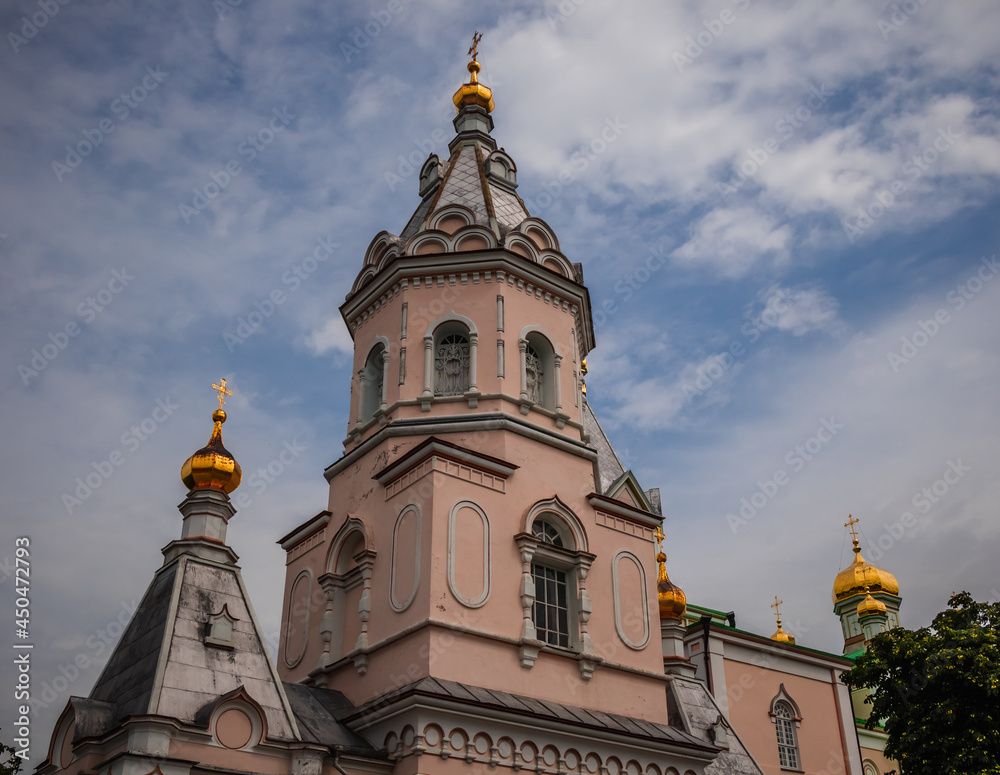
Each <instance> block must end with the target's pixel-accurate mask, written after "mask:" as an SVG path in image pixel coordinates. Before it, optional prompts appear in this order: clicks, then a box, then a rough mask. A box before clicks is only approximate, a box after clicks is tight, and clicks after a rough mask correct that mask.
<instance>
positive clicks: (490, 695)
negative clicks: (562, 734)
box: [354, 678, 714, 748]
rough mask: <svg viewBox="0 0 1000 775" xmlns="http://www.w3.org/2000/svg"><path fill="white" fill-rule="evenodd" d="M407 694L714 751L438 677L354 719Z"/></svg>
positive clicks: (595, 714)
mask: <svg viewBox="0 0 1000 775" xmlns="http://www.w3.org/2000/svg"><path fill="white" fill-rule="evenodd" d="M409 694H421V695H425V696H427V695H430V696H434V697H441V698H445V699H450V700H456V701H458V702H465V703H469V704H470V705H472V704H474V705H478V706H481V707H487V708H495V709H499V710H505V711H509V712H511V713H516V714H519V715H526V716H527V715H531V716H536V717H541V718H544V719H548V720H551V721H562V722H567V723H570V724H573V725H575V726H578V727H584V728H590V729H594V730H601V731H606V732H614V733H617V734H620V735H628V736H630V737H642V738H645V739H648V740H653V741H656V742H660V743H673V744H679V745H689V746H697V747H699V748H714V746H712V744H711V743H708V742H706V741H705V740H703V739H699V738H697V737H695V736H694V735H691V734H689V733H687V732H685V731H683V730H681V729H675V728H673V727H671V726H667V725H666V724H656V723H653V722H651V721H646V720H644V719H637V718H631V717H629V716H621V715H618V714H614V713H604V712H602V711H599V710H593V709H590V708H579V707H576V706H575V705H565V704H562V703H558V702H551V701H548V700H539V699H535V698H533V697H525V696H523V695H518V694H511V693H509V692H504V691H500V690H498V689H484V688H483V687H480V686H469V685H468V684H462V683H458V682H457V681H446V680H443V679H440V678H422V679H420V680H419V681H415V682H414V683H411V684H407V685H406V686H402V687H400V688H398V689H395V690H393V691H391V692H388V693H387V694H385V695H383V696H382V697H379V698H377V699H375V700H372V701H371V702H368V703H365V704H364V705H362V706H361V707H359V708H358V709H357V710H356V711H355V714H354V715H356V716H364V715H365V714H366V713H368V712H370V710H372V709H374V708H384V707H386V706H387V705H388V704H390V703H392V702H394V701H395V700H396V699H400V698H402V697H404V696H406V695H409Z"/></svg>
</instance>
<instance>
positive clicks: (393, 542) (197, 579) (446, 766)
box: [37, 46, 900, 775]
mask: <svg viewBox="0 0 1000 775" xmlns="http://www.w3.org/2000/svg"><path fill="white" fill-rule="evenodd" d="M470 53H472V61H471V62H470V63H469V65H468V71H469V79H468V82H467V83H465V84H463V85H461V86H460V87H459V89H458V91H457V92H455V95H454V103H455V106H456V108H457V116H456V118H455V120H454V127H455V136H454V138H453V139H452V140H451V142H450V144H449V146H448V152H449V155H448V157H447V158H439V157H438V156H437V155H434V154H431V156H430V157H429V158H428V159H427V161H426V162H425V163H424V164H423V167H422V168H421V170H420V177H419V189H418V195H419V204H418V205H417V207H416V210H415V211H414V212H413V214H412V216H411V217H410V218H409V220H408V221H407V222H406V224H405V225H404V226H403V228H402V229H401V230H400V231H399V234H398V235H397V234H394V233H391V232H389V231H383V232H381V233H379V234H377V235H376V236H375V238H374V239H373V240H372V242H371V244H370V246H369V248H368V250H367V252H366V254H365V256H364V258H363V261H361V262H360V266H359V271H358V275H357V279H356V280H355V281H354V284H353V285H352V287H351V288H350V290H349V292H348V294H347V299H346V301H345V302H344V304H343V305H342V306H341V308H340V309H341V313H342V315H343V318H344V320H345V322H346V324H347V327H348V329H349V331H350V334H351V337H352V338H353V341H354V369H353V374H354V376H353V378H352V383H351V406H350V416H349V418H347V419H348V426H347V433H346V437H345V439H344V442H343V452H342V454H341V455H340V456H339V457H338V458H337V459H336V460H334V461H333V462H332V463H331V464H330V465H329V467H328V468H326V470H325V471H324V476H325V477H326V479H327V481H328V483H329V499H328V501H327V503H326V504H325V506H324V507H323V508H322V510H320V511H319V513H317V514H316V515H315V516H313V517H311V518H308V519H305V520H304V521H303V522H302V524H301V525H300V526H299V527H297V528H296V529H295V530H293V531H292V532H290V533H289V534H288V535H286V536H284V537H282V538H280V541H279V543H280V545H281V546H282V548H283V549H284V550H285V552H286V579H285V589H284V604H283V612H282V619H281V623H282V627H281V641H280V644H279V650H278V654H277V661H276V663H273V662H272V661H271V659H270V658H269V656H268V653H267V651H266V649H265V646H264V638H263V637H262V635H261V629H260V626H259V624H258V621H257V618H256V616H255V614H254V609H253V606H252V605H251V601H250V600H249V597H248V595H247V592H246V588H245V586H244V584H243V580H242V577H241V570H240V567H239V565H238V564H237V560H238V557H237V555H236V553H235V552H234V551H233V549H232V548H230V546H229V544H228V542H227V541H228V536H227V533H228V528H229V522H230V520H231V519H232V518H233V517H234V516H235V514H236V509H235V508H234V506H233V504H232V503H231V501H230V499H229V494H230V493H231V492H233V490H235V489H236V487H238V486H239V484H240V478H241V472H240V467H239V464H238V463H237V462H236V459H235V457H234V456H233V455H232V454H231V453H230V452H229V451H228V450H227V449H226V448H225V446H224V445H223V441H222V425H223V423H224V422H225V421H226V419H227V418H226V412H225V411H224V410H223V408H222V406H223V403H224V398H225V395H226V394H227V389H226V386H225V382H224V381H222V382H221V383H220V384H219V385H216V386H213V387H215V388H216V389H217V390H218V391H219V408H218V409H217V410H216V411H215V412H214V414H213V415H212V419H213V422H214V427H213V429H212V432H211V437H210V439H209V442H208V444H207V445H206V446H205V447H204V448H202V449H200V450H198V451H197V452H195V453H194V455H192V456H191V458H189V459H188V460H187V461H186V462H185V463H184V464H183V467H182V472H181V473H182V480H183V482H184V484H185V485H186V486H187V488H188V494H187V496H186V498H185V499H184V501H183V502H182V503H181V505H180V507H179V509H180V513H181V517H182V518H181V521H180V537H179V538H178V539H177V540H175V541H172V542H171V543H169V544H168V545H167V546H166V547H165V548H164V549H163V555H164V561H163V565H162V566H161V567H160V568H159V569H157V570H156V571H155V573H154V574H153V580H152V582H151V584H150V586H149V588H148V589H147V591H146V593H145V595H144V596H143V598H142V601H141V603H140V604H139V607H138V609H137V611H136V613H135V614H134V616H133V618H132V621H131V622H130V624H129V625H128V627H127V628H126V631H125V632H124V634H123V635H122V637H121V640H120V641H119V643H118V644H117V646H116V648H115V650H114V653H113V654H112V656H111V657H110V659H109V661H108V663H107V665H106V667H105V668H104V671H103V673H102V674H101V676H100V677H99V679H98V681H97V683H96V685H95V686H94V688H93V689H92V691H91V692H90V695H89V696H88V697H86V698H83V697H72V698H71V699H70V700H69V702H68V704H67V706H66V708H65V710H64V712H63V714H62V716H61V717H60V720H59V722H58V724H57V726H56V728H55V730H54V732H53V735H52V740H51V743H50V747H49V751H48V756H47V759H46V761H45V762H44V763H43V764H42V765H40V766H39V768H38V770H37V773H38V775H57V773H59V774H61V773H68V774H69V773H72V775H78V774H81V773H87V774H88V775H90V774H91V773H93V775H198V774H200V773H229V774H233V773H269V774H273V775H362V774H366V775H367V774H371V775H416V774H417V773H432V774H433V775H471V773H487V772H497V773H505V774H506V773H509V774H510V775H513V774H514V773H517V772H518V771H520V770H527V771H530V772H533V773H538V775H543V774H544V775H568V773H578V774H579V775H702V774H703V773H705V774H707V775H728V774H730V773H731V774H732V775H752V774H755V773H756V774H758V775H762V774H765V773H766V775H772V774H773V775H777V774H778V773H781V772H805V773H810V774H816V775H818V774H819V773H827V774H828V775H835V774H836V773H848V774H849V775H879V773H882V772H884V771H885V770H886V768H887V767H891V764H890V763H889V762H886V761H885V759H884V758H883V757H882V755H881V749H882V748H883V747H884V741H881V740H880V739H879V737H878V735H879V733H877V732H866V731H864V730H863V729H861V730H860V731H859V727H858V724H859V723H860V722H858V721H857V719H861V718H864V714H865V710H866V709H867V707H868V706H865V705H864V704H863V699H864V698H863V696H861V695H858V696H855V697H853V698H852V696H851V693H850V691H849V690H848V688H847V687H846V686H845V685H844V684H843V683H841V681H840V676H841V674H842V673H843V672H844V671H845V670H848V669H850V667H851V665H852V657H853V656H854V655H855V654H856V653H857V652H859V651H860V650H862V649H863V648H864V644H865V642H866V641H867V640H868V639H869V638H870V637H871V636H872V634H873V633H875V632H877V631H879V630H881V629H885V628H886V627H891V626H894V625H896V624H897V623H898V619H897V616H898V609H899V603H900V598H899V586H898V584H897V583H896V580H895V579H894V578H893V577H892V575H891V574H889V573H887V572H885V571H882V570H881V569H877V568H874V566H871V565H868V564H867V563H866V562H865V561H864V559H863V558H862V557H861V554H860V549H859V548H858V543H857V540H856V539H855V542H854V546H855V559H854V563H853V564H852V565H851V566H850V567H849V568H847V569H846V570H844V571H842V572H841V574H840V575H838V577H837V579H836V583H835V587H834V606H835V608H834V610H835V613H836V614H837V615H838V616H840V617H841V620H842V622H843V625H844V635H845V648H844V654H843V655H835V654H828V653H825V652H822V651H817V650H814V649H810V648H807V647H804V646H802V645H799V644H796V643H795V639H794V638H793V637H792V636H791V635H789V634H787V633H785V632H784V631H783V630H782V628H781V620H780V617H779V620H778V629H777V632H776V633H775V634H774V635H773V636H771V637H765V636H761V635H758V634H754V633H750V632H746V631H743V630H740V629H738V628H737V627H736V621H735V615H734V614H726V613H722V612H719V611H715V610H712V609H708V608H702V607H698V606H695V605H688V604H687V601H686V597H685V595H684V593H683V592H682V591H681V589H680V588H679V587H678V586H676V585H675V584H673V583H672V582H671V580H670V579H669V577H668V575H667V570H666V561H667V558H666V556H665V554H664V552H663V546H662V544H663V540H664V538H665V536H664V533H663V531H662V523H663V516H662V514H661V506H660V501H659V491H658V490H644V489H643V487H642V486H641V485H640V484H639V482H638V481H637V480H636V477H635V476H634V475H633V474H632V472H631V471H629V470H625V468H624V466H623V465H622V463H621V462H620V460H619V458H618V457H617V456H616V454H615V452H614V449H613V447H612V445H611V443H610V441H609V439H608V437H607V436H606V434H605V433H604V431H603V430H602V428H601V425H600V423H599V422H598V420H597V417H596V416H595V414H594V412H593V409H592V408H591V406H590V405H589V404H588V402H587V400H586V385H585V382H584V378H585V375H586V373H587V361H586V358H587V355H588V353H589V352H590V351H591V350H592V349H593V348H594V347H595V346H596V342H595V336H594V325H593V319H592V313H591V301H590V294H589V292H588V290H587V287H586V285H585V284H584V271H583V266H582V265H581V264H580V263H578V262H574V261H573V260H572V259H571V258H570V257H567V256H566V255H564V254H563V253H562V252H561V250H560V246H559V239H558V237H557V235H556V234H555V232H554V231H553V229H552V228H551V227H550V226H549V225H548V224H547V223H546V222H545V221H543V220H542V219H540V218H538V217H533V216H532V215H531V214H530V213H529V212H528V211H527V209H526V207H525V204H524V201H523V200H522V198H521V197H520V196H519V195H518V191H517V188H518V182H517V165H516V164H515V162H514V159H513V158H512V157H511V156H510V155H509V154H508V153H507V152H506V151H505V150H504V149H503V148H502V147H500V146H498V144H497V141H496V139H494V137H493V134H492V132H493V118H492V112H493V110H494V100H493V95H492V93H491V90H490V89H489V88H487V87H486V86H485V85H483V84H481V83H479V80H478V73H479V70H480V65H479V63H478V62H477V61H476V55H475V46H474V47H473V50H472V51H471V52H470ZM320 505H321V504H317V507H319V506H320ZM276 538H277V536H276ZM234 543H236V544H238V540H236V541H234ZM775 602H776V604H777V603H778V601H777V599H776V601H775Z"/></svg>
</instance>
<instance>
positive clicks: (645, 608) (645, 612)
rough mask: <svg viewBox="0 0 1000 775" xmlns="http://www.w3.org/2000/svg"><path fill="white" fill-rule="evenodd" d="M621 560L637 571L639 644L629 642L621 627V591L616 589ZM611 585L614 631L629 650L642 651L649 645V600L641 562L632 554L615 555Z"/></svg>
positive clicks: (644, 570) (619, 553)
mask: <svg viewBox="0 0 1000 775" xmlns="http://www.w3.org/2000/svg"><path fill="white" fill-rule="evenodd" d="M622 560H629V561H630V562H632V563H634V564H635V567H636V568H638V569H639V584H640V594H639V597H640V598H641V600H642V640H640V641H639V642H636V641H633V640H631V639H630V638H629V637H628V636H627V635H626V634H625V628H624V627H623V626H622V602H621V590H620V589H619V587H618V565H619V564H620V563H621V561H622ZM611 583H612V586H613V588H614V601H615V630H616V631H617V632H618V637H619V638H621V641H622V643H624V644H625V645H626V646H628V647H629V648H630V649H634V650H635V651H642V650H643V649H644V648H646V646H648V645H649V636H650V627H649V600H648V595H647V594H646V569H645V568H643V567H642V562H640V561H639V558H638V557H636V556H635V555H634V554H632V552H626V551H622V552H618V554H616V555H615V558H614V560H612V561H611Z"/></svg>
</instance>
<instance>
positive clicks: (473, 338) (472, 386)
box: [469, 333, 479, 393]
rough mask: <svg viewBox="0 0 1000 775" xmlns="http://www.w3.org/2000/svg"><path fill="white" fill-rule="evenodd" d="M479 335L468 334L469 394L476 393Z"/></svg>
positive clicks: (477, 389) (477, 390)
mask: <svg viewBox="0 0 1000 775" xmlns="http://www.w3.org/2000/svg"><path fill="white" fill-rule="evenodd" d="M478 352H479V334H471V333H470V334H469V392H471V393H478V392H479V388H478V387H476V368H477V366H478V361H479V358H478V355H477V354H478Z"/></svg>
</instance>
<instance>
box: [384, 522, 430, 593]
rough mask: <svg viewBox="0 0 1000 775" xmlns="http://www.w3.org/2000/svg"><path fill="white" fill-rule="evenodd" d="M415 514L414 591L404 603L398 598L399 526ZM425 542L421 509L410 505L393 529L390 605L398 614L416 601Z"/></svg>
mask: <svg viewBox="0 0 1000 775" xmlns="http://www.w3.org/2000/svg"><path fill="white" fill-rule="evenodd" d="M411 512H412V513H413V514H415V515H416V516H415V519H416V522H417V524H416V528H415V530H414V532H415V534H416V538H415V540H414V547H413V589H412V590H411V592H410V596H409V597H408V598H407V599H406V600H405V601H403V602H400V601H399V598H397V597H396V558H397V557H398V556H399V525H400V523H401V522H402V521H403V517H405V516H406V515H407V514H409V513H411ZM422 541H423V514H421V512H420V507H419V506H418V505H417V504H415V503H410V504H408V505H407V506H406V507H405V508H404V509H403V510H402V511H400V512H399V516H397V517H396V524H395V525H394V526H393V528H392V557H391V566H390V570H389V605H391V606H392V610H393V611H396V612H397V613H402V612H403V611H405V610H406V609H407V608H409V607H410V604H411V603H413V601H414V599H415V598H416V597H417V589H418V588H419V587H420V561H421V544H422Z"/></svg>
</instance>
